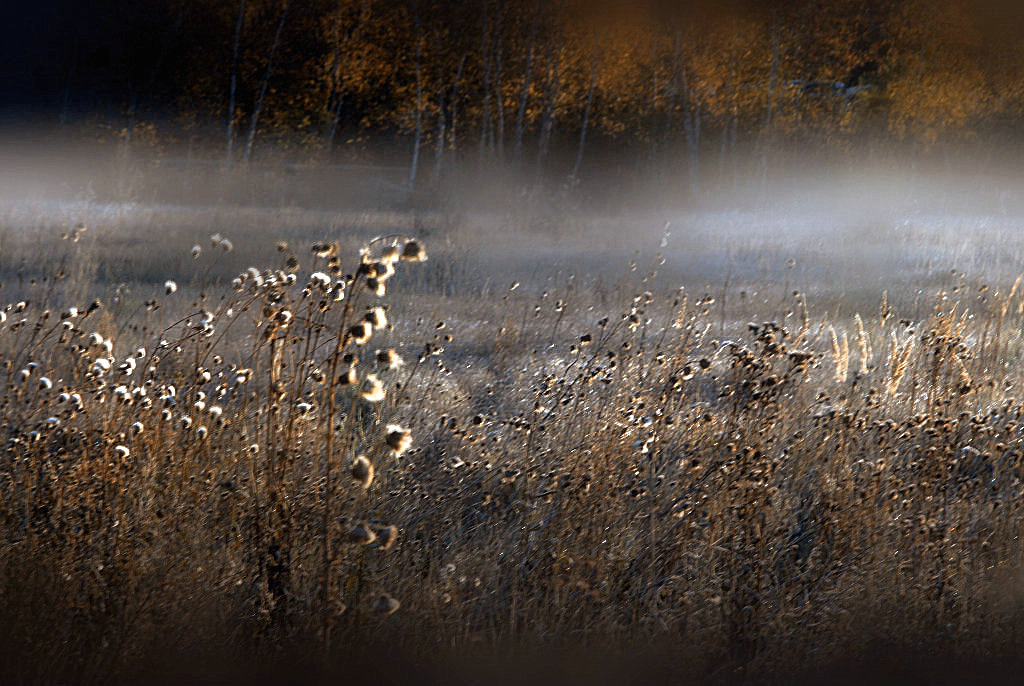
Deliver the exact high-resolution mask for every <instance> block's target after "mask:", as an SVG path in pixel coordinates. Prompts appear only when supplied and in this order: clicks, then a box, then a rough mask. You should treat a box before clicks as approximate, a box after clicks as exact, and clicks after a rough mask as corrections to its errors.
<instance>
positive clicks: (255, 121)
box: [245, 0, 288, 166]
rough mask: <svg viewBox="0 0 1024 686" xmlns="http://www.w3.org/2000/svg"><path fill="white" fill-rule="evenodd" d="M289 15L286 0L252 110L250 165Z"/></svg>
mask: <svg viewBox="0 0 1024 686" xmlns="http://www.w3.org/2000/svg"><path fill="white" fill-rule="evenodd" d="M287 17H288V0H285V2H284V6H283V7H282V8H281V18H280V19H279V20H278V22H277V30H276V31H275V32H274V42H273V43H271V44H270V54H269V55H268V56H267V68H266V70H265V71H264V72H263V81H262V82H261V83H260V94H259V96H258V97H257V98H256V105H255V107H253V110H252V118H251V119H250V121H249V138H248V140H246V142H245V165H246V166H249V159H250V158H251V157H252V146H253V143H255V142H256V128H257V126H258V125H259V121H260V112H261V111H262V110H263V99H264V98H265V97H266V96H267V87H268V86H269V85H270V75H271V73H272V72H273V69H274V55H275V54H276V53H277V46H278V45H279V44H280V42H281V32H282V31H283V30H284V22H285V19H286V18H287Z"/></svg>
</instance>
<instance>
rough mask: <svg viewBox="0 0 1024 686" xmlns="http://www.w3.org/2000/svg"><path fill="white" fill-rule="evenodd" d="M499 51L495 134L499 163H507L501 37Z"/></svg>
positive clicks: (497, 54) (496, 68)
mask: <svg viewBox="0 0 1024 686" xmlns="http://www.w3.org/2000/svg"><path fill="white" fill-rule="evenodd" d="M498 38H499V40H498V49H497V52H496V53H495V56H494V60H495V61H494V84H495V96H496V97H495V99H496V100H497V102H496V103H495V105H496V106H497V109H498V124H497V131H496V132H495V139H496V141H495V142H496V146H495V147H496V148H497V152H498V161H499V162H504V161H505V93H504V90H503V89H502V84H501V53H502V50H501V37H500V36H499V37H498Z"/></svg>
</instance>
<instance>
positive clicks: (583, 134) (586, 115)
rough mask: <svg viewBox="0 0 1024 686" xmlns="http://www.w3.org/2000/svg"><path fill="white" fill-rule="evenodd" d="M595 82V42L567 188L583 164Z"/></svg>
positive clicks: (574, 180) (577, 175)
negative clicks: (581, 120) (578, 135)
mask: <svg viewBox="0 0 1024 686" xmlns="http://www.w3.org/2000/svg"><path fill="white" fill-rule="evenodd" d="M596 83H597V43H596V42H595V43H594V56H593V57H592V58H591V61H590V86H588V87H587V104H586V107H585V108H584V110H583V123H582V125H581V126H580V142H579V147H577V149H576V163H575V164H573V166H572V173H571V174H570V175H569V188H570V189H574V188H576V185H577V184H578V183H579V180H580V166H581V165H582V164H583V146H584V145H585V144H586V142H587V127H589V126H590V108H591V107H592V106H593V104H594V86H595V85H596Z"/></svg>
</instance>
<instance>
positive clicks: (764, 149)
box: [761, 17, 779, 198]
mask: <svg viewBox="0 0 1024 686" xmlns="http://www.w3.org/2000/svg"><path fill="white" fill-rule="evenodd" d="M771 44H772V63H771V70H770V71H769V73H768V107H767V108H766V109H767V111H766V113H765V120H764V130H763V131H762V132H761V197H762V198H767V195H768V163H769V160H768V157H769V149H770V147H771V139H772V125H773V124H774V118H775V83H776V80H777V79H778V75H779V31H778V26H777V25H776V22H775V18H774V17H773V18H772V20H771Z"/></svg>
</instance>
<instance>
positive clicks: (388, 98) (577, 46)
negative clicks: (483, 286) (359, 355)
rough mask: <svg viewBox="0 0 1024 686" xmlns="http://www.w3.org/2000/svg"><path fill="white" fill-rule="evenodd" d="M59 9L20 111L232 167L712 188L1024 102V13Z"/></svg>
mask: <svg viewBox="0 0 1024 686" xmlns="http://www.w3.org/2000/svg"><path fill="white" fill-rule="evenodd" d="M43 5H44V6H43V7H40V8H37V9H35V10H31V9H29V10H22V11H21V12H22V16H20V18H18V19H17V20H16V23H15V24H13V26H14V27H15V28H16V29H18V31H17V32H18V33H19V34H20V35H19V36H12V39H11V40H10V41H8V46H7V48H6V50H7V52H9V53H11V55H9V56H8V57H10V59H8V60H7V61H6V63H5V66H4V70H5V72H6V73H5V76H6V78H5V81H6V82H7V84H8V85H7V86H6V88H5V92H4V93H3V94H2V95H3V99H4V101H5V104H6V108H5V109H6V111H7V113H8V114H9V115H10V117H11V118H17V117H19V116H22V115H25V114H32V115H33V121H35V122H36V123H40V122H42V123H49V124H50V125H51V126H58V127H61V128H62V129H64V130H67V131H73V132H75V133H76V134H82V133H85V134H87V135H90V136H106V137H107V138H113V139H119V140H122V141H125V142H129V143H131V144H132V145H133V146H137V147H138V146H141V147H143V148H144V147H146V146H150V147H151V149H152V150H154V151H160V150H166V149H168V148H169V146H170V145H171V144H177V143H183V142H186V141H187V142H189V143H190V144H202V146H203V147H202V148H201V149H203V150H204V154H205V155H207V156H210V154H211V153H208V152H205V151H208V150H211V149H212V150H215V151H216V154H215V155H214V156H215V157H216V158H217V159H219V160H220V161H221V162H222V163H223V164H224V166H227V167H232V166H242V165H245V164H248V163H249V162H250V161H260V160H266V159H268V158H269V157H270V155H271V151H275V152H274V154H275V155H277V154H279V153H280V151H281V150H285V151H287V152H288V154H289V155H290V156H291V159H303V160H313V159H315V160H319V161H325V160H328V161H330V160H333V161H349V160H352V159H358V158H359V155H363V157H364V158H365V157H366V155H368V152H367V151H370V150H373V151H375V153H379V151H380V150H388V151H390V156H389V160H390V161H391V162H393V163H395V164H401V165H403V166H408V178H407V181H408V183H409V184H410V186H411V185H419V184H429V183H430V182H432V181H436V180H437V179H438V178H439V176H440V175H442V174H444V173H445V171H446V170H447V169H449V168H450V167H451V166H452V165H453V163H454V162H456V161H458V162H462V163H465V162H468V161H481V162H485V163H488V164H497V165H500V166H502V167H508V168H511V169H514V170H516V171H517V172H520V173H526V174H531V175H533V174H535V175H538V176H539V175H543V174H548V175H557V176H559V177H560V178H562V179H565V180H567V181H568V183H569V184H572V183H574V182H575V181H576V180H577V179H578V178H579V177H580V175H581V170H585V169H586V168H587V164H588V163H589V164H596V162H595V160H601V159H602V156H603V155H606V154H607V152H608V150H609V149H611V148H614V149H615V150H616V151H629V155H628V157H629V160H630V161H629V162H628V164H631V165H634V167H636V168H640V167H641V166H642V167H643V168H644V169H646V170H657V169H658V168H659V167H669V166H671V167H672V168H673V169H676V170H679V169H680V168H684V169H685V170H686V174H687V175H688V176H689V177H690V179H691V180H692V182H693V183H695V184H696V183H699V181H700V179H701V178H702V177H705V176H707V175H708V174H709V173H711V170H714V169H721V168H722V167H723V164H724V163H729V162H730V161H731V162H735V161H737V160H739V159H743V160H745V161H747V162H749V161H751V160H767V159H769V157H770V155H771V154H772V153H773V151H780V150H783V149H792V148H793V147H801V146H802V147H805V148H808V149H814V150H835V151H839V152H840V153H841V152H843V151H845V150H850V149H853V148H857V149H864V148H865V147H870V146H875V147H876V148H878V149H883V150H884V149H886V148H887V147H888V146H890V144H892V143H893V142H900V143H901V144H903V145H905V146H913V147H916V148H918V149H928V148H932V149H934V148H936V147H940V146H944V145H950V144H959V143H962V142H970V141H974V140H976V139H978V138H979V137H982V136H984V137H985V139H986V140H990V141H993V140H994V141H1001V142H1002V143H1005V142H1006V141H1010V140H1015V138H1016V134H1017V133H1019V132H1020V130H1021V126H1020V122H1021V117H1020V114H1021V111H1022V106H1024V78H1022V77H1024V32H1022V31H1020V30H1019V29H1021V28H1022V22H1021V21H1020V19H1021V17H1020V12H1019V11H1014V10H1013V5H1012V4H1010V5H1003V4H1002V3H995V2H971V1H968V0H829V1H827V2H826V1H824V0H792V1H790V2H776V3H763V2H762V3H756V2H710V1H709V2H669V1H665V2H657V1H655V0H651V1H650V2H638V3H618V2H611V1H609V2H606V3H601V2H585V1H583V0H559V1H556V2H552V1H550V0H545V1H541V0H466V1H465V2H451V1H450V0H108V1H106V2H103V3H94V4H93V3H90V4H86V3H79V2H70V1H66V2H55V3H49V5H47V4H46V3H45V2H44V3H43ZM15 53H16V54H15ZM385 143H387V144H389V145H384V144H385ZM1002 143H1001V144H1002ZM207 146H212V147H207ZM377 159H379V154H378V157H377Z"/></svg>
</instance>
